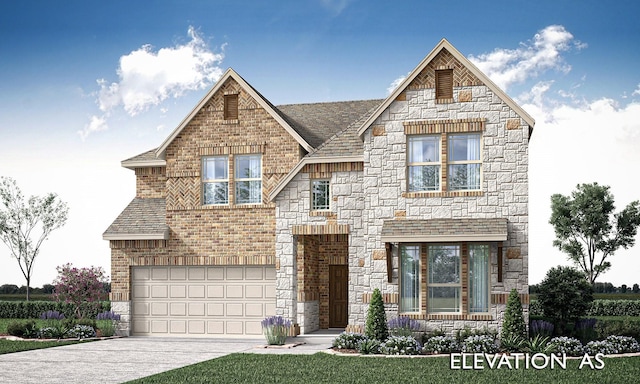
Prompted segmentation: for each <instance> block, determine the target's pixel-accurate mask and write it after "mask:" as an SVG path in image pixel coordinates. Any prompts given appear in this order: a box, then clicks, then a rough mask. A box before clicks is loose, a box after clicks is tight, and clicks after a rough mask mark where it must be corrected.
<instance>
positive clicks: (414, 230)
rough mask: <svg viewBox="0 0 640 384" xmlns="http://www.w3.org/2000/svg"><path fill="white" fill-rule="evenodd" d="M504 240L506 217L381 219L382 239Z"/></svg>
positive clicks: (433, 240)
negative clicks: (382, 220) (382, 221)
mask: <svg viewBox="0 0 640 384" xmlns="http://www.w3.org/2000/svg"><path fill="white" fill-rule="evenodd" d="M460 239H464V240H466V241H473V240H477V241H505V240H507V219H505V218H492V219H471V218H463V219H428V220H385V221H384V223H383V224H382V238H381V240H382V241H383V242H387V243H403V242H404V243H406V242H414V241H415V242H438V241H457V240H460Z"/></svg>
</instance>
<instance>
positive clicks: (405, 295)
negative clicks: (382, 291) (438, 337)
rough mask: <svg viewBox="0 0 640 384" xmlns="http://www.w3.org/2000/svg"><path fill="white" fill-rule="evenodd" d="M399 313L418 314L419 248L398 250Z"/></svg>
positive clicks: (409, 247) (408, 246) (415, 246)
mask: <svg viewBox="0 0 640 384" xmlns="http://www.w3.org/2000/svg"><path fill="white" fill-rule="evenodd" d="M400 263H401V266H400V273H401V276H400V312H420V247H419V246H417V245H404V246H402V247H401V248H400Z"/></svg>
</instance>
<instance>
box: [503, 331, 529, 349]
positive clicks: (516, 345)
mask: <svg viewBox="0 0 640 384" xmlns="http://www.w3.org/2000/svg"><path fill="white" fill-rule="evenodd" d="M525 345H526V340H525V339H523V338H522V337H520V336H516V335H509V336H508V337H500V349H501V350H503V351H505V352H520V351H523V350H524V348H525Z"/></svg>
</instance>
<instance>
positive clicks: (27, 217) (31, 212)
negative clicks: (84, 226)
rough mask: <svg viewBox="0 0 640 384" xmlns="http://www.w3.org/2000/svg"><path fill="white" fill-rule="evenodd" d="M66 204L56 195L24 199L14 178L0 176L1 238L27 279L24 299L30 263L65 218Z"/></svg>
mask: <svg viewBox="0 0 640 384" xmlns="http://www.w3.org/2000/svg"><path fill="white" fill-rule="evenodd" d="M68 214H69V208H68V207H67V204H66V203H64V202H62V201H60V199H59V198H58V195H56V194H55V193H49V194H47V195H45V196H44V197H40V196H31V197H29V199H28V200H27V201H26V202H25V200H24V196H23V195H22V192H21V191H20V188H18V185H17V184H16V182H15V180H13V179H12V178H8V177H0V240H1V241H2V242H3V243H4V244H5V245H6V246H7V247H8V248H9V250H10V252H11V256H12V257H13V258H14V259H16V260H17V261H18V265H19V266H20V270H21V271H22V275H23V276H24V278H25V279H26V280H27V301H28V300H29V289H30V284H31V276H32V274H33V264H34V262H35V259H36V257H37V256H38V253H39V252H40V247H41V245H42V242H43V241H45V240H46V239H47V238H48V237H49V234H50V233H51V232H52V231H53V230H55V229H58V228H60V227H62V226H63V225H64V224H65V223H66V222H67V216H68Z"/></svg>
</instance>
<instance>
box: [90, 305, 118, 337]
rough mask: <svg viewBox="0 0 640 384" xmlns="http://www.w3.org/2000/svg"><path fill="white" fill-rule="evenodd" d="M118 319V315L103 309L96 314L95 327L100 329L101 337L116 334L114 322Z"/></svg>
mask: <svg viewBox="0 0 640 384" xmlns="http://www.w3.org/2000/svg"><path fill="white" fill-rule="evenodd" d="M118 321H120V315H119V314H117V313H115V312H112V311H105V312H101V313H98V315H97V316H96V323H97V329H99V330H100V335H101V336H103V337H111V336H113V335H115V334H116V324H117V322H118Z"/></svg>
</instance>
